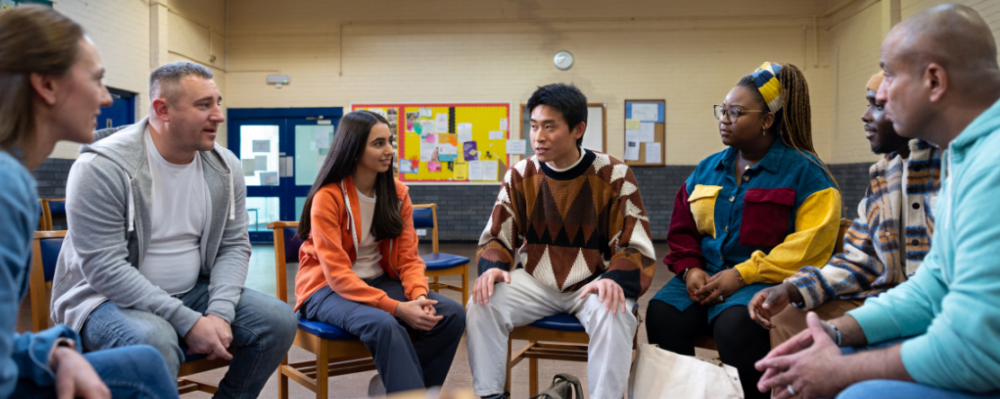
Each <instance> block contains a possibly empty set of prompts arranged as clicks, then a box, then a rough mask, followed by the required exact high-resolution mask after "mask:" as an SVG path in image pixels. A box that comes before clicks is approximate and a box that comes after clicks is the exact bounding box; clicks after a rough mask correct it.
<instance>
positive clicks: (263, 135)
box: [240, 125, 281, 231]
mask: <svg viewBox="0 0 1000 399" xmlns="http://www.w3.org/2000/svg"><path fill="white" fill-rule="evenodd" d="M278 144H279V143H278V126H277V125H243V126H240V158H242V161H243V175H244V177H245V178H246V182H247V186H277V185H278V184H279V180H278V162H280V161H281V160H280V159H279V157H278ZM248 200H249V199H248ZM247 208H249V205H248V206H247ZM275 212H277V211H275ZM251 231H253V230H251Z"/></svg>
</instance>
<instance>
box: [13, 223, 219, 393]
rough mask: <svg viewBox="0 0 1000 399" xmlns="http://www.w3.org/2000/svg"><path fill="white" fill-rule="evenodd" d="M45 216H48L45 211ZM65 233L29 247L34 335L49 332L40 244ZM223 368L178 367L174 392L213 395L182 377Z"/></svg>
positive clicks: (42, 234)
mask: <svg viewBox="0 0 1000 399" xmlns="http://www.w3.org/2000/svg"><path fill="white" fill-rule="evenodd" d="M46 209H47V208H46ZM46 213H48V212H47V211H46ZM49 217H51V216H49ZM66 233H67V232H66V230H57V231H36V232H35V239H34V241H33V243H32V261H31V274H30V275H29V276H28V290H29V292H28V297H29V301H30V302H31V327H32V331H34V332H36V333H37V332H39V331H42V330H44V329H46V328H49V292H48V291H49V290H50V289H51V288H52V283H51V282H46V281H45V269H44V266H43V265H42V244H41V240H42V239H47V238H66ZM226 366H229V361H227V360H224V359H215V360H208V359H200V360H195V361H192V362H186V363H181V367H180V370H179V371H178V373H177V376H178V379H177V392H178V393H179V394H181V395H183V394H186V393H190V392H195V391H201V392H206V393H210V394H214V393H215V392H216V391H218V390H219V388H218V387H216V386H213V385H210V384H204V383H200V382H196V381H191V380H188V379H185V378H183V377H185V376H189V375H191V374H197V373H201V372H205V371H209V370H214V369H217V368H220V367H226Z"/></svg>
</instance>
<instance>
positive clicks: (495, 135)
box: [490, 130, 504, 140]
mask: <svg viewBox="0 0 1000 399" xmlns="http://www.w3.org/2000/svg"><path fill="white" fill-rule="evenodd" d="M503 136H504V134H503V130H490V140H503Z"/></svg>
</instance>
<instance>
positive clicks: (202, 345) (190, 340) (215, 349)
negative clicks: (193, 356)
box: [184, 315, 233, 360]
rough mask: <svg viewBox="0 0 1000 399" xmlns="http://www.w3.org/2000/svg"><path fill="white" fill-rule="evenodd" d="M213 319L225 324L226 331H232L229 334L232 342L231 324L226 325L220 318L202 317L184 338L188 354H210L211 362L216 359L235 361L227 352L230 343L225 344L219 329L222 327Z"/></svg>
mask: <svg viewBox="0 0 1000 399" xmlns="http://www.w3.org/2000/svg"><path fill="white" fill-rule="evenodd" d="M213 318H214V319H218V320H219V322H221V323H224V324H225V330H226V331H230V332H229V333H228V335H229V340H230V341H231V340H232V332H231V330H230V329H229V323H226V322H225V321H224V320H222V319H221V318H219V317H218V316H213V315H209V316H202V317H200V318H198V321H197V322H195V323H194V327H191V330H189V331H188V333H187V335H185V336H184V341H185V342H187V345H188V353H204V354H208V358H209V359H210V360H215V359H216V358H222V359H226V360H233V355H232V354H230V353H229V352H228V351H226V347H227V346H228V345H229V342H225V343H223V341H222V337H220V332H219V329H220V328H222V327H221V326H219V325H217V322H216V321H214V320H213Z"/></svg>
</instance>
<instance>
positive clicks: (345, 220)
mask: <svg viewBox="0 0 1000 399" xmlns="http://www.w3.org/2000/svg"><path fill="white" fill-rule="evenodd" d="M396 195H397V196H398V197H399V202H400V209H399V214H400V216H402V217H403V232H402V234H400V235H399V237H396V238H394V239H386V240H382V241H381V242H379V244H378V246H379V251H380V252H381V253H382V260H380V261H379V265H380V266H382V270H384V271H385V273H386V274H388V275H389V277H390V278H392V279H396V280H402V282H403V289H404V291H405V292H406V298H407V299H409V300H413V299H415V298H417V297H419V296H420V295H427V292H428V291H429V289H428V286H427V277H425V276H424V270H426V268H427V267H426V265H424V261H423V260H422V259H420V255H419V254H418V252H417V234H416V231H414V230H413V204H412V203H411V202H410V195H409V189H408V188H407V187H406V186H405V185H403V183H400V182H399V181H398V180H396ZM311 213H312V220H311V222H312V223H311V228H310V233H309V239H308V240H306V241H305V242H304V243H302V247H301V248H300V249H299V272H298V274H297V275H296V276H295V296H296V297H297V298H298V300H297V301H296V303H295V309H296V310H298V309H299V308H300V307H301V306H302V303H303V302H305V300H306V299H307V298H309V296H310V295H312V294H313V293H314V292H316V291H318V290H319V289H320V288H323V286H324V285H327V284H329V285H330V288H332V289H333V292H336V293H337V294H339V295H340V296H342V297H344V298H345V299H347V300H349V301H354V302H359V303H363V304H365V305H368V306H374V307H376V308H379V309H382V310H384V311H386V312H389V314H392V315H395V313H396V305H398V304H399V301H397V300H395V299H392V298H389V297H388V296H387V295H386V294H385V291H382V290H380V289H378V288H374V287H371V286H369V285H368V284H366V283H365V282H364V281H362V280H361V278H359V277H358V275H357V274H355V273H354V270H352V269H351V267H352V266H353V265H354V262H355V261H356V260H357V257H358V254H357V247H358V243H359V242H361V231H360V227H361V205H360V202H359V201H358V192H357V190H356V189H355V188H354V182H353V180H352V179H351V177H348V178H346V179H344V180H342V181H340V182H339V183H333V184H327V185H325V186H323V187H322V188H320V189H319V191H317V192H316V195H315V196H313V200H312V211H311Z"/></svg>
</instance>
